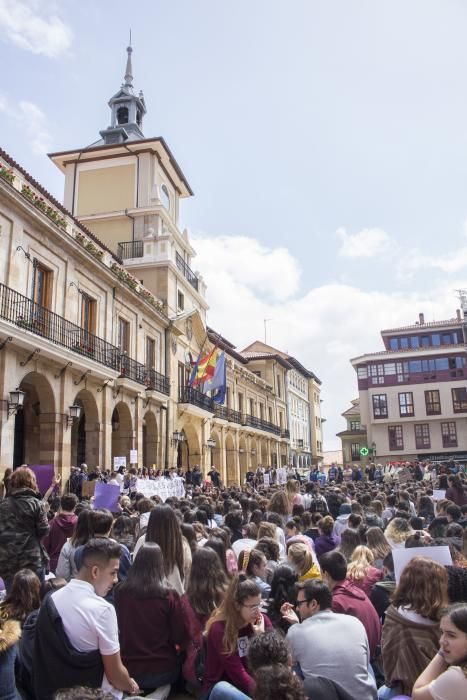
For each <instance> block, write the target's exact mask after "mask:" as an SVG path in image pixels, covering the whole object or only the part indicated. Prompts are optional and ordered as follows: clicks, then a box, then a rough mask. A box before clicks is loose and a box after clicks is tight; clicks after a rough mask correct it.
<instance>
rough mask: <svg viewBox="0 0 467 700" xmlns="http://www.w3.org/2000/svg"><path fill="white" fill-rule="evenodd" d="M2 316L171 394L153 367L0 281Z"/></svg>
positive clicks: (138, 380)
mask: <svg viewBox="0 0 467 700" xmlns="http://www.w3.org/2000/svg"><path fill="white" fill-rule="evenodd" d="M0 318H2V319H4V320H6V321H9V322H11V323H14V324H15V325H16V326H17V327H19V328H22V329H24V330H26V331H30V332H31V333H34V334H35V335H39V336H41V337H42V338H45V339H46V340H49V341H50V342H51V343H54V344H55V345H59V346H60V347H63V348H66V349H67V350H71V351H73V352H75V353H77V354H79V355H82V356H84V357H87V358H89V359H90V360H94V361H95V362H98V363H99V364H101V365H105V367H108V368H109V369H112V370H114V371H116V372H119V376H120V377H126V378H128V379H131V380H133V381H135V382H137V383H138V384H142V385H144V386H145V387H146V388H148V389H155V390H156V391H160V392H161V393H163V394H166V395H169V393H170V387H169V380H168V379H167V377H165V376H164V375H162V374H160V373H159V372H156V370H154V369H148V368H147V367H146V366H145V365H143V364H141V362H137V361H136V360H133V359H132V358H131V357H128V356H127V355H125V353H122V352H121V350H120V349H119V348H118V347H116V346H115V345H112V344H111V343H109V342H107V341H106V340H104V339H103V338H99V337H98V336H97V335H94V334H93V333H89V331H87V330H85V329H84V328H81V327H80V326H78V325H76V324H75V323H72V322H71V321H68V320H67V319H66V318H63V316H59V315H58V314H56V313H54V312H53V311H50V310H49V309H47V308H45V307H44V306H40V305H39V304H36V303H35V302H34V301H32V299H29V298H28V297H25V296H23V295H22V294H19V292H16V291H15V290H14V289H11V288H10V287H7V286H5V285H4V284H0Z"/></svg>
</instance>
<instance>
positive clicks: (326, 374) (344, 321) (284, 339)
mask: <svg viewBox="0 0 467 700" xmlns="http://www.w3.org/2000/svg"><path fill="white" fill-rule="evenodd" d="M194 245H195V248H196V249H197V250H198V258H197V267H199V269H200V270H202V272H203V275H204V277H205V280H206V283H207V285H208V300H209V301H210V304H211V309H210V311H209V317H208V322H209V324H210V325H211V326H212V327H213V328H214V329H216V330H218V331H220V332H222V333H223V334H224V335H225V336H226V337H227V338H228V339H229V340H231V341H232V342H233V343H234V344H235V345H237V347H238V348H240V349H241V348H243V347H245V346H246V345H247V344H249V343H250V342H252V341H253V340H255V339H261V340H262V339H263V337H264V323H263V321H264V319H265V318H268V319H271V321H270V322H269V323H268V342H270V344H271V345H273V346H275V347H277V348H280V349H282V350H285V351H288V352H289V353H291V354H293V355H295V356H296V357H297V359H298V360H299V361H300V362H302V364H304V365H305V366H306V367H309V368H310V369H311V370H312V371H313V372H315V373H316V374H317V376H318V377H319V378H320V379H321V380H322V381H323V398H324V403H323V404H322V409H323V416H324V417H325V418H327V423H326V424H325V447H326V448H327V449H332V448H334V447H338V446H339V441H338V439H337V438H336V437H335V434H336V433H337V432H338V431H339V430H342V429H343V427H344V421H343V419H342V418H341V416H340V414H341V413H342V411H344V410H345V409H346V408H347V407H348V404H349V401H350V400H351V399H353V398H355V396H357V395H358V391H357V381H356V375H355V372H354V370H353V369H352V367H351V365H350V362H349V360H350V358H352V357H356V356H358V355H361V354H364V353H366V352H375V351H378V350H381V349H383V344H382V340H381V337H380V330H381V329H383V328H391V327H395V326H398V325H408V324H411V323H415V321H416V320H417V319H418V313H419V312H420V311H423V312H425V317H426V319H427V320H432V319H434V318H437V319H443V318H449V317H452V316H453V315H454V309H455V306H456V302H455V299H454V295H453V293H452V288H451V286H450V285H449V287H446V286H445V285H444V286H442V287H441V286H440V287H439V288H434V287H433V288H432V289H431V290H430V292H427V293H426V294H425V295H424V294H421V293H420V294H418V293H415V292H409V293H404V294H401V293H396V292H393V293H389V292H387V293H386V292H378V291H370V292H366V291H364V290H362V289H359V288H358V287H357V286H354V285H345V284H338V283H336V284H326V285H323V286H321V287H316V288H312V289H309V290H308V291H306V292H305V293H304V294H303V295H301V296H294V297H291V296H290V295H291V294H292V293H294V292H296V283H295V280H296V279H298V276H299V263H298V261H297V260H296V259H295V258H294V257H293V256H292V255H291V254H290V252H289V251H287V250H286V249H283V248H282V249H273V250H271V249H266V248H264V247H263V246H261V245H260V244H259V243H258V242H257V241H255V240H254V239H250V238H246V237H245V238H241V239H238V238H231V239H230V238H227V237H220V238H216V237H207V236H198V237H197V238H196V240H195V241H194ZM271 260H272V261H273V265H271V264H270V262H271ZM256 272H257V273H258V278H257V275H256V274H255V273H256ZM290 274H293V279H292V280H288V279H287V276H288V275H290ZM258 279H260V280H261V283H260V284H258ZM279 282H280V283H281V284H282V285H283V291H282V293H281V294H279V295H278V294H277V290H276V286H277V285H278V283H279Z"/></svg>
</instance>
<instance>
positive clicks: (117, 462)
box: [114, 457, 126, 470]
mask: <svg viewBox="0 0 467 700" xmlns="http://www.w3.org/2000/svg"><path fill="white" fill-rule="evenodd" d="M119 467H126V457H114V469H115V470H117V469H118V468H119Z"/></svg>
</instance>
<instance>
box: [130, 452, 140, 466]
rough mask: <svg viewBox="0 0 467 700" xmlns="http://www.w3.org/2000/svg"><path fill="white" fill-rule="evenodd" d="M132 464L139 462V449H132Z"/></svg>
mask: <svg viewBox="0 0 467 700" xmlns="http://www.w3.org/2000/svg"><path fill="white" fill-rule="evenodd" d="M130 464H138V450H130Z"/></svg>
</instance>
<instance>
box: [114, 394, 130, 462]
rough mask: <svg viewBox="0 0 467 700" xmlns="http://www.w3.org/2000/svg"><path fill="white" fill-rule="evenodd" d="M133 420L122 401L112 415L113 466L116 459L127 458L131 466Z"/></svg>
mask: <svg viewBox="0 0 467 700" xmlns="http://www.w3.org/2000/svg"><path fill="white" fill-rule="evenodd" d="M133 442H134V433H133V420H132V417H131V413H130V409H129V407H128V406H127V404H126V403H124V402H123V401H120V402H119V403H118V404H117V405H116V406H115V408H114V410H113V413H112V465H113V458H114V457H126V463H127V466H129V464H130V450H131V449H132V447H133Z"/></svg>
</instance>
